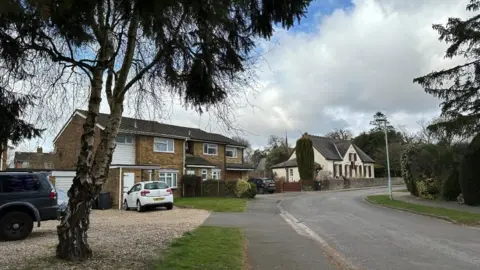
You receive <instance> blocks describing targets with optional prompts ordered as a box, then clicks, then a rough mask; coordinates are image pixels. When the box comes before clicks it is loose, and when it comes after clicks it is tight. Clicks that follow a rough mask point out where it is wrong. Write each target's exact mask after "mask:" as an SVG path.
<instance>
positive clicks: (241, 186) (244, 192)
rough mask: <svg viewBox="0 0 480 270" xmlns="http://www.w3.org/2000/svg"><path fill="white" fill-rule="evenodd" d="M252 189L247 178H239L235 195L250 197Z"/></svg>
mask: <svg viewBox="0 0 480 270" xmlns="http://www.w3.org/2000/svg"><path fill="white" fill-rule="evenodd" d="M249 191H250V183H248V181H247V180H243V179H242V180H238V181H237V186H236V188H235V196H237V198H246V197H248V194H249Z"/></svg>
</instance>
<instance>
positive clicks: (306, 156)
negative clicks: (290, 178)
mask: <svg viewBox="0 0 480 270" xmlns="http://www.w3.org/2000/svg"><path fill="white" fill-rule="evenodd" d="M295 153H296V156H297V165H298V172H299V174H300V179H301V180H313V179H314V169H315V167H314V166H315V162H314V153H313V146H312V140H310V138H309V137H308V134H307V133H305V134H303V136H302V137H301V138H300V139H298V140H297V144H296V147H295Z"/></svg>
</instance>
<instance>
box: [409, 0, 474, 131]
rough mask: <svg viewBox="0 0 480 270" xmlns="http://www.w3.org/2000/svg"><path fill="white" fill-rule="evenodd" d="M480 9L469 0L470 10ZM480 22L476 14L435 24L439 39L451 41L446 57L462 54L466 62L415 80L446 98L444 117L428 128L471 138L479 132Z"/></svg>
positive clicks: (443, 104) (442, 110) (442, 104)
mask: <svg viewBox="0 0 480 270" xmlns="http://www.w3.org/2000/svg"><path fill="white" fill-rule="evenodd" d="M479 8H480V1H478V0H470V3H469V4H468V5H467V10H468V11H473V12H476V11H478V10H479ZM479 22H480V16H479V15H477V14H476V15H474V16H473V17H471V18H469V19H467V20H462V19H460V18H449V19H448V22H447V24H446V25H445V26H444V25H441V24H434V25H433V29H434V30H436V31H437V32H438V34H439V35H440V37H439V40H440V41H445V42H446V43H447V44H450V46H449V47H448V48H447V50H446V52H445V57H446V58H453V57H456V56H463V57H464V58H465V60H466V63H464V64H461V65H457V66H455V67H452V68H449V69H444V70H441V71H434V72H431V73H429V74H427V75H425V76H423V77H418V78H415V79H414V80H413V82H414V83H418V84H420V85H421V86H422V87H423V88H424V90H425V92H426V93H428V94H431V95H433V96H435V97H437V98H440V99H442V100H443V102H442V103H441V120H440V121H438V122H436V123H433V124H431V125H429V127H428V128H429V129H430V130H432V131H436V132H438V131H440V132H445V133H446V134H447V135H449V136H451V135H459V136H461V137H470V136H472V135H476V134H478V133H479V132H480V102H479V99H478V95H479V90H480V83H479V82H480V76H479V74H480V50H479V43H478V24H479Z"/></svg>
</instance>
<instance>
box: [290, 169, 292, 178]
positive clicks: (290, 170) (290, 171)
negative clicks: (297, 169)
mask: <svg viewBox="0 0 480 270" xmlns="http://www.w3.org/2000/svg"><path fill="white" fill-rule="evenodd" d="M290 177H293V169H290Z"/></svg>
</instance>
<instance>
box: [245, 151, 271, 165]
mask: <svg viewBox="0 0 480 270" xmlns="http://www.w3.org/2000/svg"><path fill="white" fill-rule="evenodd" d="M266 157H267V151H266V150H263V149H255V150H254V151H253V152H252V154H251V155H250V158H249V160H248V161H249V162H250V163H251V164H252V165H253V166H255V167H257V166H258V163H260V160H261V159H262V158H266Z"/></svg>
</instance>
